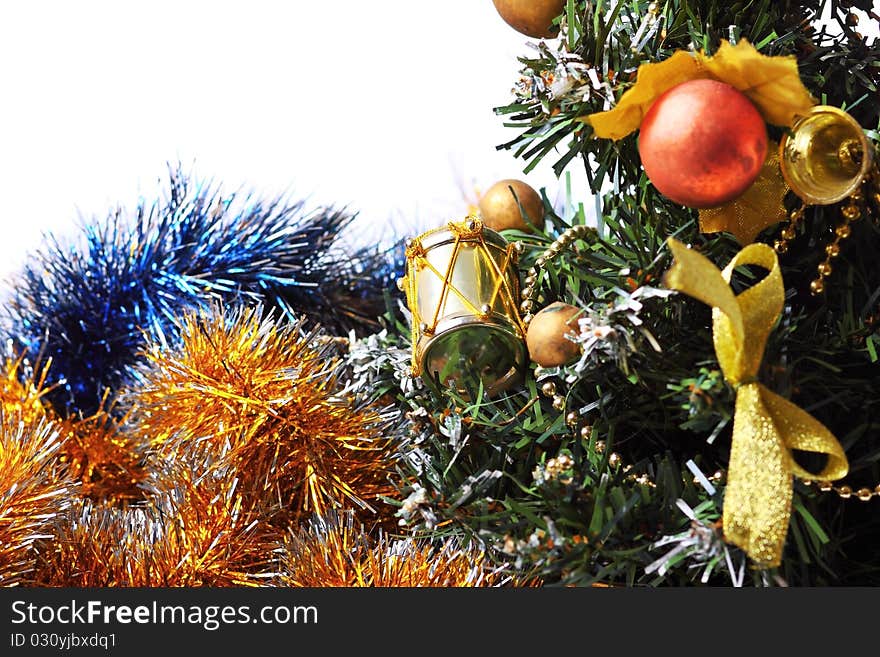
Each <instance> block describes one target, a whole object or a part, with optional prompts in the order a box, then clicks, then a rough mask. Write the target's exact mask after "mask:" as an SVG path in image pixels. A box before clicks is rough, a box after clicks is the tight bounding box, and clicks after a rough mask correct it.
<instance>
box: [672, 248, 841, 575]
mask: <svg viewBox="0 0 880 657" xmlns="http://www.w3.org/2000/svg"><path fill="white" fill-rule="evenodd" d="M667 243H668V245H669V248H670V250H671V251H672V254H673V256H674V258H675V262H674V263H673V265H672V267H671V268H670V269H669V271H667V272H666V276H665V278H664V282H665V284H666V286H667V287H668V288H671V289H675V290H678V291H680V292H684V293H685V294H688V295H690V296H692V297H694V298H696V299H698V300H700V301H702V302H703V303H705V304H708V305H709V306H711V307H712V324H713V340H714V343H715V354H716V356H717V358H718V363H719V365H720V366H721V371H722V372H723V374H724V378H725V379H726V380H727V382H728V383H729V384H730V385H732V386H733V387H734V388H735V389H736V410H735V414H734V419H733V438H732V442H731V448H730V462H729V464H728V469H727V487H726V489H725V491H724V512H723V527H724V536H725V540H727V541H729V542H731V543H733V544H735V545H738V546H739V547H741V548H742V549H743V550H745V552H746V553H747V554H748V555H749V556H750V557H751V558H752V560H753V561H755V562H756V563H757V564H759V565H760V566H762V567H774V566H778V565H779V563H780V561H781V558H782V548H783V546H784V544H785V537H786V534H787V533H788V524H789V519H790V515H791V499H792V491H793V481H792V476H793V475H794V476H798V477H802V478H804V479H820V480H822V481H830V480H832V479H839V478H841V477H844V476H845V475H846V473H847V470H848V469H849V464H848V462H847V458H846V454H845V453H844V451H843V448H842V447H841V445H840V443H839V442H838V441H837V439H836V438H835V437H834V435H833V434H832V433H831V432H830V431H829V430H828V429H827V428H826V427H825V426H824V425H823V424H822V423H820V422H819V421H818V420H816V419H815V418H814V417H813V416H811V415H810V414H809V413H807V412H806V411H804V410H803V409H801V408H799V407H798V406H796V405H795V404H793V403H791V402H790V401H788V400H787V399H784V398H783V397H780V396H779V395H777V394H775V393H774V392H771V391H770V390H769V389H767V388H766V387H765V386H764V385H762V384H761V383H759V382H758V380H757V376H758V370H759V369H760V367H761V361H762V359H763V357H764V346H765V344H766V342H767V337H768V336H769V335H770V331H771V330H772V329H773V326H774V325H775V324H776V321H777V319H778V318H779V315H780V313H781V312H782V307H783V302H784V294H785V287H784V285H783V282H782V273H781V272H780V270H779V262H778V260H777V257H776V253H775V252H774V251H773V249H772V248H770V247H769V246H767V245H766V244H760V243H756V244H750V245H749V246H747V247H745V248H744V249H742V250H741V251H740V252H739V253H738V254H737V255H736V256H735V257H734V258H733V260H731V261H730V263H729V264H728V265H727V267H725V268H724V270H723V271H719V269H718V268H717V267H716V266H715V265H714V264H712V262H711V261H710V260H709V259H708V258H706V257H705V256H703V255H702V254H700V253H697V252H696V251H694V250H692V249H689V248H687V247H686V246H685V245H684V244H682V243H681V242H679V241H677V240H675V239H673V238H669V240H668V242H667ZM742 265H756V266H758V267H763V268H765V269H767V270H768V271H769V274H768V275H767V276H766V278H764V279H762V280H761V281H760V282H758V283H756V284H755V285H753V286H752V287H750V288H749V289H747V290H745V291H744V292H742V293H740V294H739V295H735V294H734V293H733V290H732V289H731V288H730V278H731V275H732V274H733V271H734V269H735V268H736V267H739V266H742ZM792 450H803V451H807V452H815V453H819V454H825V455H827V457H828V461H827V463H826V465H825V467H824V468H823V470H822V472H820V473H818V474H812V473H810V472H808V471H807V470H805V469H804V468H802V467H801V466H800V465H798V463H797V462H796V461H795V460H794V458H793V456H792Z"/></svg>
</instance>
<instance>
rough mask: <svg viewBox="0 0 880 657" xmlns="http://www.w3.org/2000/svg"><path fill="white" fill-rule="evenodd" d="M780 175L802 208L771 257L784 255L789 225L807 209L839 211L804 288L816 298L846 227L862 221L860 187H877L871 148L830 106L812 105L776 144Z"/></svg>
mask: <svg viewBox="0 0 880 657" xmlns="http://www.w3.org/2000/svg"><path fill="white" fill-rule="evenodd" d="M779 166H780V169H781V170H782V176H783V178H784V179H785V181H786V183H788V186H789V187H790V188H791V190H792V191H793V192H794V193H795V194H796V195H797V196H798V197H799V198H800V199H801V201H802V204H801V205H800V207H798V208H796V209H795V210H794V211H793V212H792V213H791V216H790V222H789V224H788V225H787V226H786V227H785V228H784V229H783V230H782V233H781V235H780V239H778V240H777V241H776V242H775V243H774V248H775V249H776V251H777V253H780V254H781V253H785V252H786V251H787V250H788V242H789V240H791V239H793V238H794V236H795V230H794V229H795V225H796V224H797V222H798V221H800V220H801V218H803V215H804V212H805V210H806V208H807V207H809V206H811V205H831V204H834V203H839V202H841V201H844V200H846V199H848V200H847V201H846V203H845V204H844V205H843V206H842V207H841V210H840V214H841V223H840V224H839V225H838V226H837V227H836V229H835V237H834V240H833V241H832V242H831V243H830V244H828V245H826V247H825V253H826V256H827V257H826V258H825V260H824V261H823V262H821V263H820V264H819V267H818V278H816V279H815V280H814V281H813V282H812V284H811V286H810V289H811V290H812V292H813V294H821V293H822V292H823V291H824V289H825V283H824V279H825V278H826V277H827V276H828V275H830V274H831V261H832V260H833V259H834V258H836V257H837V256H838V255H839V253H840V242H841V241H842V240H844V239H846V238H847V237H849V235H850V232H851V229H850V226H849V224H850V222H852V221H855V220H857V219H859V218H860V217H861V216H862V212H863V209H862V207H861V206H862V205H863V203H864V201H865V198H866V193H865V192H866V191H867V190H865V189H864V187H866V186H867V185H869V184H873V185H874V187H875V189H876V187H877V185H878V183H880V175H878V171H877V166H876V163H875V156H874V149H873V147H872V145H871V143H870V142H869V141H868V138H867V136H866V135H865V131H864V130H863V129H862V127H861V126H860V125H859V124H858V122H857V121H856V120H855V119H853V117H852V116H850V115H849V114H848V113H846V112H845V111H843V110H842V109H840V108H838V107H834V106H832V105H815V106H813V107H811V108H810V109H809V110H808V111H807V112H805V113H803V114H802V115H800V116H798V117H796V118H795V121H794V123H793V124H792V126H791V128H790V130H789V131H788V133H787V134H785V135H784V136H783V138H782V141H781V142H780V144H779Z"/></svg>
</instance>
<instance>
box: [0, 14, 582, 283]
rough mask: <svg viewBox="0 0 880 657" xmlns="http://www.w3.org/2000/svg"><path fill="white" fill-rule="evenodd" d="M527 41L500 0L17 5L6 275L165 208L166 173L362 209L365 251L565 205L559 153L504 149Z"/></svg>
mask: <svg viewBox="0 0 880 657" xmlns="http://www.w3.org/2000/svg"><path fill="white" fill-rule="evenodd" d="M528 41H529V39H528V37H525V36H524V35H521V34H519V33H518V32H516V31H514V30H513V29H512V28H510V27H509V26H508V25H507V24H506V23H504V22H503V21H502V19H501V18H500V16H499V15H498V14H497V12H496V10H495V8H494V6H493V5H492V2H491V1H490V0H443V1H441V2H430V3H429V2H413V1H412V0H383V1H380V2H375V1H373V2H364V1H362V0H334V1H332V2H317V1H315V2H302V1H299V0H288V1H286V2H281V1H274V2H270V1H267V0H248V1H247V2H244V1H237V2H227V1H212V2H207V1H193V0H177V1H169V0H152V1H151V2H148V3H147V2H144V3H134V2H119V1H115V2H110V1H92V0H77V1H76V2H69V1H68V2H43V1H39V0H27V1H26V2H25V1H23V2H15V3H13V2H4V3H3V4H2V8H0V90H2V96H0V224H2V229H3V234H2V239H0V276H2V277H3V280H4V282H5V284H7V285H8V284H9V283H8V282H6V281H8V280H9V279H8V274H9V273H10V272H14V271H16V270H17V269H18V268H19V267H20V264H21V263H22V261H23V260H24V258H26V257H27V256H28V253H29V252H31V251H33V250H34V249H35V248H37V247H38V246H39V244H40V242H41V236H42V234H43V233H45V232H52V233H54V234H55V235H58V236H61V237H65V236H68V235H78V234H79V225H80V222H82V221H98V220H102V219H103V218H104V217H105V216H106V215H107V214H108V213H109V212H110V211H111V210H112V209H114V208H116V207H117V206H121V207H123V208H128V209H133V208H134V207H136V205H137V203H138V201H139V199H141V198H143V199H146V201H147V203H150V202H152V200H153V199H155V198H156V195H157V194H159V193H160V192H161V191H162V190H163V189H164V188H165V186H164V182H165V181H166V180H167V170H168V168H167V165H168V163H169V162H171V163H177V162H180V163H181V164H182V165H183V168H184V170H185V171H189V172H190V173H191V174H192V176H193V177H194V178H196V179H200V180H203V181H204V180H211V181H214V182H217V183H220V184H221V186H222V189H223V190H224V191H227V192H231V191H237V190H246V191H252V192H254V193H255V194H256V195H257V196H260V197H264V198H270V197H274V196H276V195H279V194H286V195H287V197H288V198H291V199H305V200H306V201H307V206H308V207H310V208H313V207H317V206H318V205H322V204H323V205H332V206H335V207H347V208H348V209H349V210H351V211H352V212H356V213H357V214H358V217H357V220H356V221H357V223H356V226H357V230H355V231H352V234H353V235H355V238H356V239H361V238H363V239H367V238H369V239H374V238H375V236H379V237H388V236H394V235H396V236H398V237H399V236H402V235H403V234H410V233H414V232H415V231H418V230H421V229H424V228H429V227H433V226H435V225H439V224H442V223H443V222H445V221H447V220H449V219H459V218H462V217H463V216H464V215H465V214H466V212H467V209H468V205H469V204H470V203H472V202H473V201H475V200H476V198H477V194H478V193H479V191H480V190H483V191H484V190H485V189H486V188H487V187H488V186H489V185H491V184H492V183H493V182H495V181H496V180H499V179H501V178H520V179H522V180H526V181H527V182H529V183H530V184H531V185H532V186H533V187H535V188H536V189H540V188H541V187H545V188H546V189H547V191H548V195H549V196H550V198H551V199H554V196H555V194H557V193H561V190H562V189H563V188H562V185H561V183H560V182H559V181H557V179H556V177H555V176H554V175H553V173H552V171H551V170H550V166H551V164H552V162H553V161H554V159H555V158H553V156H552V154H551V156H549V157H548V158H547V160H546V164H544V163H542V166H541V169H540V171H536V172H532V173H530V174H528V175H526V174H523V173H522V169H523V168H524V166H525V162H524V161H523V160H521V159H517V158H515V157H514V155H513V154H512V153H511V152H510V151H497V150H496V148H495V147H496V145H498V144H500V143H502V142H504V141H507V140H510V139H512V138H513V137H514V136H516V134H517V132H516V130H514V129H511V128H505V127H503V118H502V117H500V116H497V115H495V114H494V112H493V111H492V110H493V107H496V106H500V105H504V104H507V103H508V102H510V101H511V100H512V99H513V96H512V93H511V89H512V87H513V85H514V83H515V81H516V79H517V78H518V71H519V69H520V66H521V65H520V64H519V62H517V60H516V58H517V56H520V55H528V54H530V53H531V49H530V48H528V47H527V46H526V43H527V42H528ZM577 162H580V161H579V160H578V161H577ZM579 166H582V165H579ZM571 168H572V169H574V175H575V176H577V175H580V176H581V177H582V176H583V173H582V171H580V172H579V171H578V170H577V166H572V167H571ZM580 188H581V189H582V190H585V189H586V184H585V183H583V184H582V185H580ZM583 193H585V192H583ZM560 198H562V197H560Z"/></svg>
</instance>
